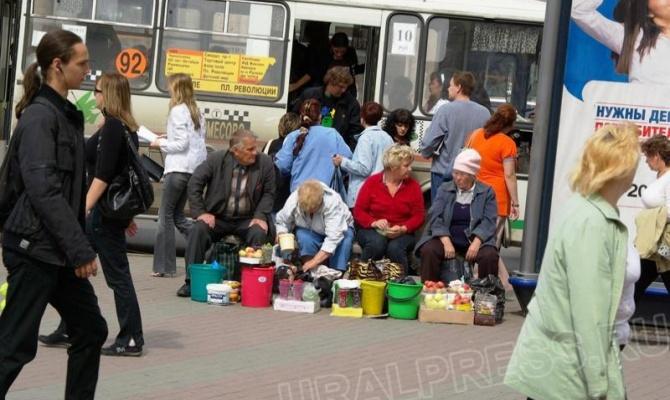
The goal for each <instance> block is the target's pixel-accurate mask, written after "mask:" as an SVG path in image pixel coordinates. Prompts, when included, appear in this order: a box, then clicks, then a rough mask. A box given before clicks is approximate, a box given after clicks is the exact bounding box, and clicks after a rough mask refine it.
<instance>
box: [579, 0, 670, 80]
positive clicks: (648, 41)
mask: <svg viewBox="0 0 670 400" xmlns="http://www.w3.org/2000/svg"><path fill="white" fill-rule="evenodd" d="M602 2H603V0H573V2H572V19H573V20H574V21H575V23H576V24H577V25H578V26H579V27H580V28H582V30H583V31H584V32H586V33H587V34H588V35H589V36H591V37H593V38H594V39H595V40H597V41H599V42H600V43H602V44H603V45H605V46H606V47H607V48H609V49H610V50H612V51H613V52H614V53H616V54H618V60H617V65H616V69H617V72H620V73H622V74H627V75H628V80H629V81H630V82H634V83H646V84H657V85H670V73H668V62H670V6H668V5H667V2H666V1H665V0H620V1H619V3H618V4H617V7H616V10H615V12H614V14H615V19H617V20H619V21H621V22H617V21H613V20H610V19H608V18H606V17H605V16H603V15H602V14H600V13H599V12H598V11H597V8H598V7H599V6H600V5H601V4H602Z"/></svg>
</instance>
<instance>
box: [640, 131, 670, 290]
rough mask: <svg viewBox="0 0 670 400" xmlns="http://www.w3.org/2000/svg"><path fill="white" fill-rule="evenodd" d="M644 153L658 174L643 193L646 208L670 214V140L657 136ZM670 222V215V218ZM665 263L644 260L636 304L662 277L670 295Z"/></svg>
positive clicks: (646, 146) (645, 144)
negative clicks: (663, 208) (657, 279)
mask: <svg viewBox="0 0 670 400" xmlns="http://www.w3.org/2000/svg"><path fill="white" fill-rule="evenodd" d="M642 153H643V154H644V156H645V158H646V159H647V165H648V166H649V168H650V169H651V170H652V171H654V172H656V180H655V181H653V182H651V183H650V184H649V185H648V186H647V189H646V190H644V191H643V192H642V196H641V200H642V205H644V207H645V208H655V207H662V206H666V207H668V212H670V140H668V138H667V137H666V136H662V135H657V136H653V137H651V138H649V139H647V140H646V141H645V142H644V143H642ZM668 220H669V221H670V215H669V216H668ZM666 268H667V267H666V266H665V263H658V264H657V263H656V262H654V261H652V260H646V259H643V260H642V261H641V265H640V280H638V281H637V283H636V284H635V302H636V303H637V302H639V301H640V299H641V298H642V296H644V293H645V291H646V290H647V288H648V287H649V285H651V283H652V282H654V281H655V280H656V278H658V276H659V275H661V279H663V283H664V284H665V288H666V290H667V291H668V293H670V269H666Z"/></svg>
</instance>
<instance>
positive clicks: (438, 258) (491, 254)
mask: <svg viewBox="0 0 670 400" xmlns="http://www.w3.org/2000/svg"><path fill="white" fill-rule="evenodd" d="M467 251H468V249H467V248H456V253H457V254H459V255H461V256H465V253H466V252H467ZM419 253H420V254H421V280H422V281H438V280H440V278H441V274H440V271H441V269H442V263H443V262H444V260H445V258H444V246H443V245H442V242H441V241H440V239H439V238H433V239H430V240H429V241H427V242H426V243H424V244H423V245H422V246H421V248H420V249H419ZM498 257H499V256H498V249H496V248H495V247H494V246H488V245H486V246H481V247H480V248H479V252H478V253H477V257H476V258H475V262H476V263H477V265H478V266H479V276H478V277H479V278H483V277H486V276H488V275H489V274H491V275H495V276H498ZM448 283H449V282H444V284H445V285H446V284H448Z"/></svg>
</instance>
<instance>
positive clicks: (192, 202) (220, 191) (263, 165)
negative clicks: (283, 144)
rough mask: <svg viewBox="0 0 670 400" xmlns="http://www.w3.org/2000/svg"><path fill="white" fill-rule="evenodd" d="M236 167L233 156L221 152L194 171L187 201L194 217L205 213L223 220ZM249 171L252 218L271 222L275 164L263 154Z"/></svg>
mask: <svg viewBox="0 0 670 400" xmlns="http://www.w3.org/2000/svg"><path fill="white" fill-rule="evenodd" d="M234 166H235V157H234V156H233V154H232V153H230V152H228V150H221V151H216V152H214V153H212V154H210V155H209V156H207V160H205V162H203V163H202V164H200V165H199V166H198V167H197V168H196V169H195V171H193V175H192V176H191V179H190V180H189V181H188V202H189V206H190V209H191V214H192V215H193V217H195V218H197V217H199V216H200V215H202V214H204V213H211V214H214V215H215V216H216V217H217V218H222V217H223V215H224V212H225V210H226V204H227V201H228V197H229V196H230V189H231V187H232V177H233V167H234ZM248 171H249V176H248V178H247V188H246V190H247V194H248V195H249V201H250V206H251V212H252V214H253V218H258V219H261V220H263V221H266V222H268V215H269V214H270V213H271V212H272V206H273V203H274V196H275V190H276V187H275V169H274V163H273V162H272V159H270V157H268V156H267V155H265V154H262V153H260V154H258V155H257V156H256V162H255V163H254V164H253V165H251V166H249V167H248ZM205 189H206V190H205Z"/></svg>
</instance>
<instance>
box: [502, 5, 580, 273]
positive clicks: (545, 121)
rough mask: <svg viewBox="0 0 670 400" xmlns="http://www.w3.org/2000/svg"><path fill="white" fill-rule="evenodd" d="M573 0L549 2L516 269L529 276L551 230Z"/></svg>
mask: <svg viewBox="0 0 670 400" xmlns="http://www.w3.org/2000/svg"><path fill="white" fill-rule="evenodd" d="M571 3H572V1H571V0H552V1H549V2H547V9H546V15H545V23H544V29H543V32H542V36H543V39H542V48H541V53H540V57H541V59H540V70H539V75H540V81H539V83H538V93H537V104H538V106H537V110H536V114H535V125H534V127H533V146H532V149H531V156H530V169H529V170H530V171H533V173H532V174H529V177H528V192H527V196H526V212H525V221H524V230H523V245H522V247H521V269H520V271H515V272H516V274H517V275H521V276H526V277H532V276H534V275H536V274H537V272H539V268H540V264H541V262H542V256H543V254H544V247H545V245H546V242H547V234H548V230H549V215H550V210H551V195H552V185H553V180H554V163H555V161H556V142H557V139H558V125H559V118H560V114H561V99H562V93H563V74H564V69H565V68H564V67H565V54H566V48H567V41H568V27H569V21H570V8H571Z"/></svg>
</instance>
